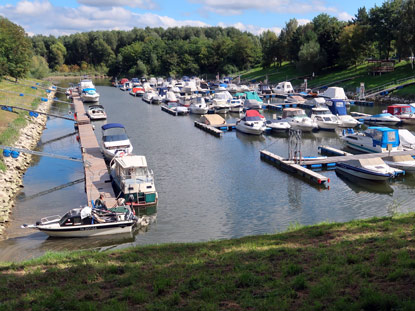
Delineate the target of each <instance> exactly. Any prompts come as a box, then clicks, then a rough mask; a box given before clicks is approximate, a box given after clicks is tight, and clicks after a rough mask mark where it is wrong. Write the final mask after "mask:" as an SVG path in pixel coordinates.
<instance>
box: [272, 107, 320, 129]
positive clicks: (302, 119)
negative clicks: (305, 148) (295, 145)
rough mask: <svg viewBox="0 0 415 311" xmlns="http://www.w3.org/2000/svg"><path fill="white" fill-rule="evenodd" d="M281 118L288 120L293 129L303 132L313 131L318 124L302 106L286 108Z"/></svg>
mask: <svg viewBox="0 0 415 311" xmlns="http://www.w3.org/2000/svg"><path fill="white" fill-rule="evenodd" d="M280 120H286V121H288V123H289V124H290V126H291V128H292V129H294V130H301V131H303V132H311V131H312V130H314V129H316V128H317V124H316V123H315V122H314V121H313V120H311V118H310V117H308V116H307V115H306V113H305V111H304V110H303V109H300V108H284V109H283V110H282V118H281V119H280Z"/></svg>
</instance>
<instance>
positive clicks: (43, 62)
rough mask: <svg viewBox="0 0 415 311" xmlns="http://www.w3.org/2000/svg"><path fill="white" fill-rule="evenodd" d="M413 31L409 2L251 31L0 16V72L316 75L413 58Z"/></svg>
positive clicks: (413, 6) (395, 0)
mask: <svg viewBox="0 0 415 311" xmlns="http://www.w3.org/2000/svg"><path fill="white" fill-rule="evenodd" d="M414 29H415V0H389V1H385V2H383V4H382V5H380V6H375V7H373V8H370V9H367V8H365V7H361V8H360V9H359V10H358V12H357V13H356V14H355V16H354V18H353V19H352V20H350V21H348V22H344V21H340V20H338V19H337V18H336V17H332V16H330V15H328V14H320V15H318V16H316V17H315V18H314V19H313V20H311V21H310V22H309V23H307V24H305V25H300V24H299V23H298V21H297V20H296V19H291V20H289V21H288V22H287V23H286V24H285V27H284V28H283V29H282V30H281V32H280V33H279V34H276V33H275V32H272V31H265V32H263V33H262V34H260V35H259V36H257V35H254V34H252V33H249V32H242V31H240V30H238V29H236V28H233V27H228V28H222V27H190V26H185V27H175V28H168V29H163V28H149V27H147V28H144V29H142V28H134V29H132V30H130V31H120V30H112V31H90V32H84V33H75V34H71V35H65V36H60V37H54V36H44V35H35V36H33V37H28V36H27V34H26V33H25V31H24V29H23V28H22V27H20V26H18V25H16V24H14V23H12V22H11V21H9V20H7V19H6V18H4V17H0V76H5V75H9V76H12V77H14V78H16V79H17V78H20V77H23V76H25V75H27V74H29V75H30V76H33V77H37V78H42V77H44V76H46V75H48V74H49V73H50V72H60V73H69V72H87V71H88V70H91V69H93V70H95V71H98V72H100V73H102V74H108V75H110V76H113V77H121V76H126V77H140V76H146V75H156V76H172V77H178V76H182V75H197V76H204V75H208V76H215V75H216V74H217V73H220V74H233V73H236V72H239V71H242V70H248V69H250V68H253V67H256V66H263V67H270V66H280V65H281V64H282V63H283V62H291V63H293V64H295V65H296V68H297V70H298V71H299V72H303V73H310V72H317V73H318V72H319V71H321V70H325V69H329V70H330V69H331V68H342V67H350V66H354V65H358V64H360V63H362V62H364V61H365V60H367V59H391V58H392V59H395V60H397V61H400V60H401V59H407V58H408V57H412V59H413V55H414V50H415V32H414Z"/></svg>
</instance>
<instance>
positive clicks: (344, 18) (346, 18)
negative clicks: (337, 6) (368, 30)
mask: <svg viewBox="0 0 415 311" xmlns="http://www.w3.org/2000/svg"><path fill="white" fill-rule="evenodd" d="M337 16H338V18H339V20H341V21H345V22H348V21H350V20H352V19H353V15H350V14H349V13H347V12H340V13H339V14H338V15H337Z"/></svg>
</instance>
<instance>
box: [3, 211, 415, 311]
mask: <svg viewBox="0 0 415 311" xmlns="http://www.w3.org/2000/svg"><path fill="white" fill-rule="evenodd" d="M414 216H415V214H414V213H411V214H406V215H400V216H394V217H382V218H371V219H368V220H355V221H351V222H347V223H335V224H319V225H314V226H308V227H300V226H291V228H290V229H289V231H288V232H286V233H280V234H272V235H262V236H251V237H245V238H241V239H232V240H222V241H211V242H205V243H188V244H166V245H157V246H146V247H134V248H130V249H124V250H119V251H111V252H109V251H105V252H95V251H81V252H66V253H49V254H47V255H45V256H43V257H42V258H39V259H36V260H32V261H28V262H25V263H21V264H17V263H13V264H11V263H3V264H0V271H1V276H2V277H1V278H0V301H2V303H3V305H1V304H0V306H2V307H3V309H4V310H15V309H42V310H50V309H54V308H56V307H57V306H59V307H60V308H62V309H89V310H110V309H111V310H141V309H143V310H199V309H201V310H202V309H203V310H220V309H222V310H317V309H318V310H322V309H324V310H413V309H414V307H415V300H414V297H413V287H412V284H413V282H414V281H415V272H414V270H413V267H414V266H415V250H414V249H415V248H414V247H415V239H414V235H413V232H414V229H413V228H414V224H415V217H414Z"/></svg>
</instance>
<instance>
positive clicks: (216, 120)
mask: <svg viewBox="0 0 415 311" xmlns="http://www.w3.org/2000/svg"><path fill="white" fill-rule="evenodd" d="M200 119H201V121H202V122H203V123H205V124H207V125H222V124H225V123H226V121H225V119H224V118H222V117H221V116H220V115H218V114H204V115H203V116H201V118H200Z"/></svg>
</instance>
